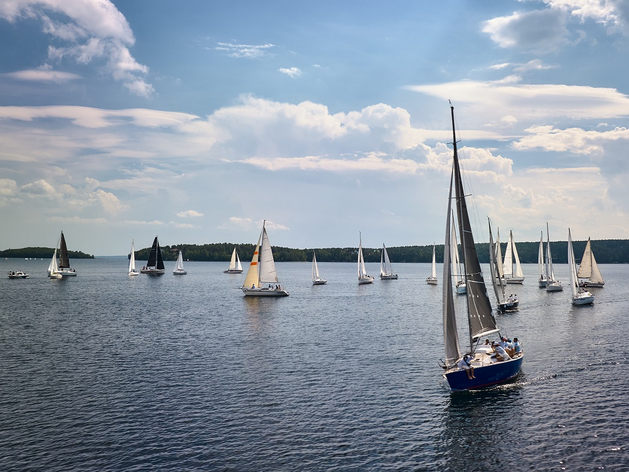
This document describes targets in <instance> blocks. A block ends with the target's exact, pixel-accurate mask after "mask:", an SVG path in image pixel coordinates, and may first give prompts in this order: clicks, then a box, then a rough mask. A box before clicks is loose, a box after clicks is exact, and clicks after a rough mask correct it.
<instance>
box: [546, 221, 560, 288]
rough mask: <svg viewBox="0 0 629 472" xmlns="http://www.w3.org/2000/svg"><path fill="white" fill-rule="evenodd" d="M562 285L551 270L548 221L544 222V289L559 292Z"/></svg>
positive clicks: (551, 258)
mask: <svg viewBox="0 0 629 472" xmlns="http://www.w3.org/2000/svg"><path fill="white" fill-rule="evenodd" d="M562 290H563V285H561V282H560V281H559V280H557V279H555V272H554V271H553V256H552V255H551V254H550V232H549V231H548V222H547V223H546V291H547V292H561V291H562Z"/></svg>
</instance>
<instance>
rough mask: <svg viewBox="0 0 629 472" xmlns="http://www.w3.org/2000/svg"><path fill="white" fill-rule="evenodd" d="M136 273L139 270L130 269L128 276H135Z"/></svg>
mask: <svg viewBox="0 0 629 472" xmlns="http://www.w3.org/2000/svg"><path fill="white" fill-rule="evenodd" d="M136 275H140V272H139V271H137V270H132V271H130V272H129V277H135V276H136Z"/></svg>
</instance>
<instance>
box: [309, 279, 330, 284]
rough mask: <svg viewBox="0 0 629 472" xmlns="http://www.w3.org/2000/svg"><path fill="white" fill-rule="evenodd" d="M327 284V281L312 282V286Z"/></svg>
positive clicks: (317, 280)
mask: <svg viewBox="0 0 629 472" xmlns="http://www.w3.org/2000/svg"><path fill="white" fill-rule="evenodd" d="M327 282H328V281H327V280H325V279H316V280H313V281H312V285H325V284H326V283H327Z"/></svg>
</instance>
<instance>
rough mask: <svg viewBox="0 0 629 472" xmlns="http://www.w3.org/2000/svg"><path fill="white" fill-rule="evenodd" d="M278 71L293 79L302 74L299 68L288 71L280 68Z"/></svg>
mask: <svg viewBox="0 0 629 472" xmlns="http://www.w3.org/2000/svg"><path fill="white" fill-rule="evenodd" d="M279 71H280V72H281V73H282V74H286V75H287V76H289V77H292V78H293V79H294V78H296V77H299V76H300V75H301V74H302V72H301V69H300V68H299V67H291V68H290V69H284V68H282V69H279Z"/></svg>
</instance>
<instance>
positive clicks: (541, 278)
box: [537, 231, 548, 288]
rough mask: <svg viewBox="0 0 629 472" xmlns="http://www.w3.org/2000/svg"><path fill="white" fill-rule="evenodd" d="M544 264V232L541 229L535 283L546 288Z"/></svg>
mask: <svg viewBox="0 0 629 472" xmlns="http://www.w3.org/2000/svg"><path fill="white" fill-rule="evenodd" d="M545 267H546V266H545V265H544V232H543V231H542V232H541V233H540V236H539V251H538V253H537V283H538V285H539V288H546V282H547V281H548V277H546V268H545Z"/></svg>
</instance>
